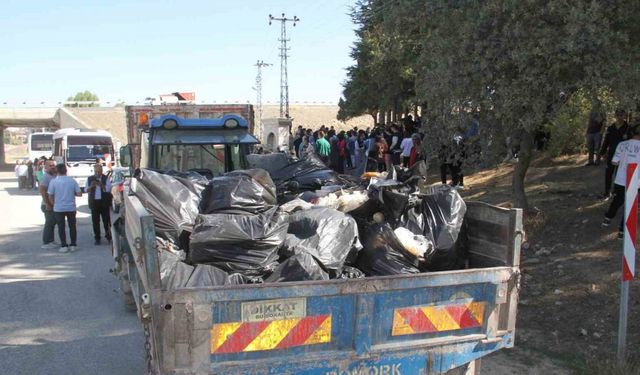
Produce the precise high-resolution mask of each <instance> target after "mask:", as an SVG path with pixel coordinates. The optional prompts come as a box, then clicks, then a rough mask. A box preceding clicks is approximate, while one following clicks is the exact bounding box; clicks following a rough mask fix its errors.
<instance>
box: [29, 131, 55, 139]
mask: <svg viewBox="0 0 640 375" xmlns="http://www.w3.org/2000/svg"><path fill="white" fill-rule="evenodd" d="M34 135H51V136H52V135H53V132H33V133H29V138H31V137H32V136H34Z"/></svg>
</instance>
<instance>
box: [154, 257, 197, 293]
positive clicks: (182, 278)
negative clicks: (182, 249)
mask: <svg viewBox="0 0 640 375" xmlns="http://www.w3.org/2000/svg"><path fill="white" fill-rule="evenodd" d="M182 260H183V259H182V257H181V256H180V255H179V254H176V253H173V252H170V251H164V250H162V251H158V262H159V263H160V283H161V284H162V288H163V289H165V290H173V289H177V288H182V287H185V286H187V283H188V281H189V278H190V277H191V274H192V273H193V267H192V266H190V265H188V264H186V263H184V262H183V261H182Z"/></svg>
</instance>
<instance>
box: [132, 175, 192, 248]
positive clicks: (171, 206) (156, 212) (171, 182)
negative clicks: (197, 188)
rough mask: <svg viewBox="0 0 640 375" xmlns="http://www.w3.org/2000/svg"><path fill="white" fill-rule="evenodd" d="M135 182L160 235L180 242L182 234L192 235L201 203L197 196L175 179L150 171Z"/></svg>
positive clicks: (139, 196) (136, 190) (137, 192)
mask: <svg viewBox="0 0 640 375" xmlns="http://www.w3.org/2000/svg"><path fill="white" fill-rule="evenodd" d="M136 178H137V180H138V184H137V186H136V189H135V193H136V196H137V197H138V198H139V199H140V202H141V203H142V205H143V206H144V207H145V208H146V209H147V211H149V212H150V213H151V214H152V215H153V219H154V223H155V227H156V230H157V232H158V233H159V234H161V235H164V236H165V237H168V238H172V239H174V240H178V238H179V237H180V234H181V233H182V232H183V231H187V232H191V230H192V229H193V223H194V222H195V220H196V217H197V216H198V203H199V202H200V198H199V197H198V196H197V195H196V194H195V193H194V192H192V191H191V190H189V189H188V188H187V187H186V186H185V185H184V184H182V183H181V182H180V181H178V180H177V179H176V178H174V177H172V176H169V175H166V174H161V173H158V172H154V171H151V170H148V169H141V170H140V171H139V173H137V176H136Z"/></svg>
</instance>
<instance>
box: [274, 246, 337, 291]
mask: <svg viewBox="0 0 640 375" xmlns="http://www.w3.org/2000/svg"><path fill="white" fill-rule="evenodd" d="M306 280H329V274H328V273H327V271H325V270H324V269H323V268H322V266H321V265H320V263H319V262H318V260H317V259H316V258H314V257H313V256H312V255H311V254H308V253H305V252H301V253H298V254H296V255H294V256H292V257H291V258H289V259H287V260H285V261H284V262H282V263H281V264H280V265H279V266H278V267H277V268H276V269H275V270H274V271H273V273H272V274H271V275H270V276H269V277H267V278H266V279H265V282H267V283H276V282H283V281H306Z"/></svg>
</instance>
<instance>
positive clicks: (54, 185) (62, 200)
mask: <svg viewBox="0 0 640 375" xmlns="http://www.w3.org/2000/svg"><path fill="white" fill-rule="evenodd" d="M56 171H57V172H58V177H56V178H55V179H53V180H52V181H51V182H50V183H49V188H48V189H47V193H48V194H49V200H50V201H51V203H52V204H53V214H54V215H55V218H56V224H58V236H59V237H60V250H59V251H60V252H61V253H66V252H69V251H71V252H74V251H76V249H77V246H78V245H77V238H78V232H77V230H76V197H81V196H82V192H81V191H80V186H78V183H77V182H76V180H74V179H73V178H71V177H69V176H67V167H66V166H65V165H64V164H58V165H57V166H56ZM65 220H66V222H67V223H68V225H69V236H70V237H71V238H70V239H71V243H70V244H67V234H66V231H65Z"/></svg>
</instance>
